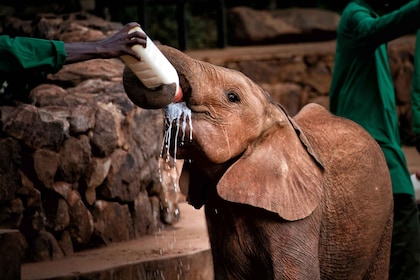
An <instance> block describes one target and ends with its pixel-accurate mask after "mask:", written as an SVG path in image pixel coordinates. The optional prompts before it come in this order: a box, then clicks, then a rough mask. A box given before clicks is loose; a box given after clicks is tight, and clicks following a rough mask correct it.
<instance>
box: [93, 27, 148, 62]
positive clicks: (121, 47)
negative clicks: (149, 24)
mask: <svg viewBox="0 0 420 280" xmlns="http://www.w3.org/2000/svg"><path fill="white" fill-rule="evenodd" d="M139 26H140V25H139V24H138V23H136V22H130V23H128V24H126V25H125V26H124V27H123V28H122V29H121V30H119V31H118V32H117V33H115V34H113V35H111V36H109V37H107V38H105V39H103V40H101V41H98V42H96V43H97V46H98V48H99V49H101V51H100V53H101V54H102V55H101V56H102V58H115V57H120V56H122V55H130V56H132V57H134V58H136V59H138V60H141V57H140V56H139V55H138V54H137V53H136V52H135V51H133V50H132V49H131V48H132V47H133V46H134V45H142V46H143V47H146V42H147V35H146V34H145V33H144V32H141V31H134V32H131V33H130V34H129V33H128V32H129V31H130V30H131V29H133V28H134V27H139Z"/></svg>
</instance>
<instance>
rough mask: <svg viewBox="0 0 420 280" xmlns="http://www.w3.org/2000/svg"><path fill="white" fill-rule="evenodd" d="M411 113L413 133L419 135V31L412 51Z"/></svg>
mask: <svg viewBox="0 0 420 280" xmlns="http://www.w3.org/2000/svg"><path fill="white" fill-rule="evenodd" d="M411 111H412V117H411V119H412V129H413V132H414V133H416V134H418V135H420V29H419V30H418V31H417V36H416V48H415V50H414V73H413V84H412V90H411Z"/></svg>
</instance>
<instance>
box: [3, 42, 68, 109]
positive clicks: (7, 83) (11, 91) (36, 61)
mask: <svg viewBox="0 0 420 280" xmlns="http://www.w3.org/2000/svg"><path fill="white" fill-rule="evenodd" d="M66 56H67V54H66V51H65V49H64V42H62V41H53V40H43V39H36V38H27V37H15V38H11V37H9V36H7V35H1V36H0V104H4V103H7V102H8V101H13V100H14V99H21V100H24V99H26V98H27V95H28V93H29V91H30V90H31V89H32V88H33V87H34V86H36V85H37V84H39V83H40V81H43V80H45V78H46V75H47V74H48V73H56V72H57V71H59V70H60V69H61V68H62V67H63V65H64V62H65V60H66Z"/></svg>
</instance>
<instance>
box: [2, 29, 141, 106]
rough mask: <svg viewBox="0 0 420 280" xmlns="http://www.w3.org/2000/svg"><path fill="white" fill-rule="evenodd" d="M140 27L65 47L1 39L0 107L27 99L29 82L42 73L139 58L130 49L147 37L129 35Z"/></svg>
mask: <svg viewBox="0 0 420 280" xmlns="http://www.w3.org/2000/svg"><path fill="white" fill-rule="evenodd" d="M137 26H139V24H138V23H135V22H131V23H128V24H126V25H125V26H124V27H123V28H122V29H121V30H119V31H118V32H116V33H115V34H113V35H111V36H109V37H107V38H105V39H103V40H100V41H95V42H74V43H66V42H63V41H58V40H46V39H38V38H30V37H14V38H11V37H9V36H7V35H0V103H1V102H2V101H1V100H3V101H5V100H10V99H15V98H17V97H18V95H22V96H23V97H24V96H25V95H27V93H28V91H29V90H30V87H31V80H37V82H39V81H40V80H41V79H42V76H43V75H44V74H45V73H56V72H58V71H59V70H60V69H61V68H62V67H63V66H64V65H65V64H71V63H76V62H82V61H86V60H90V59H95V58H104V59H108V58H116V57H120V56H121V55H131V56H133V57H134V58H136V59H138V60H140V59H141V58H140V57H139V56H138V55H137V53H136V52H134V51H133V50H132V49H131V47H132V46H133V45H136V44H140V45H143V46H146V34H145V33H143V32H139V31H135V32H132V33H130V34H128V31H129V30H130V29H132V28H134V27H137Z"/></svg>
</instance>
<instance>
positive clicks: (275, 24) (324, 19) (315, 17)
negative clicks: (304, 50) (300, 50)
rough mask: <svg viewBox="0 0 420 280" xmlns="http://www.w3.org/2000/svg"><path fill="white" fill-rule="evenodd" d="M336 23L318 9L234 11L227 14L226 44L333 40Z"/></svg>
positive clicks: (332, 15)
mask: <svg viewBox="0 0 420 280" xmlns="http://www.w3.org/2000/svg"><path fill="white" fill-rule="evenodd" d="M339 20H340V16H339V14H337V13H335V12H332V11H327V10H320V9H309V8H308V9H303V8H290V9H280V10H273V11H265V10H263V11H261V10H254V9H251V8H248V7H242V6H240V7H234V8H232V9H230V10H229V11H228V13H227V22H228V26H229V27H231V28H230V29H229V36H228V40H229V44H231V45H255V44H260V45H261V44H272V43H295V42H310V41H321V40H331V39H334V38H335V37H336V30H337V26H338V21H339Z"/></svg>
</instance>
